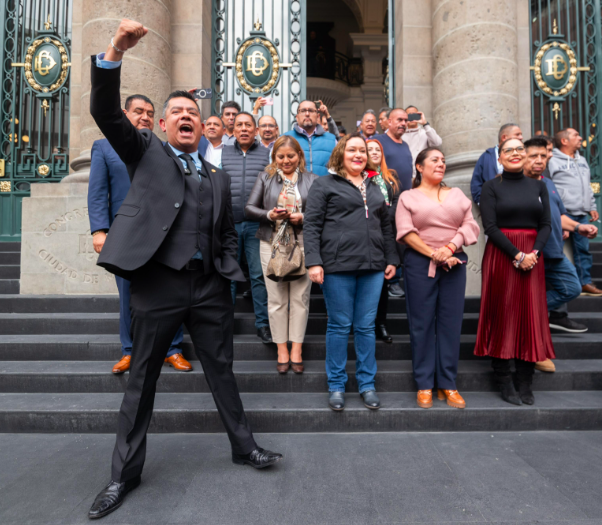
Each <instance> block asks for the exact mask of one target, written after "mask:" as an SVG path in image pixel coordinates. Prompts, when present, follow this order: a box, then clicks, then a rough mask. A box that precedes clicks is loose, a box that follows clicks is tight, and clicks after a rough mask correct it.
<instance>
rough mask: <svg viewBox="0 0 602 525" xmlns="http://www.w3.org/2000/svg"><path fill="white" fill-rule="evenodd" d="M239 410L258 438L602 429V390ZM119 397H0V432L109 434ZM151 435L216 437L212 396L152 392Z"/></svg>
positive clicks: (253, 402) (257, 405) (317, 400)
mask: <svg viewBox="0 0 602 525" xmlns="http://www.w3.org/2000/svg"><path fill="white" fill-rule="evenodd" d="M241 398H242V400H243V404H244V407H245V412H246V414H247V417H248V419H249V422H250V424H251V427H252V428H253V431H254V432H255V433H260V432H392V431H399V432H401V431H404V432H405V431H413V432H466V431H484V432H493V431H533V430H600V429H602V391H578V392H577V391H574V392H564V391H560V392H547V391H545V392H536V394H535V404H534V405H532V406H528V405H523V406H520V407H516V406H513V405H510V404H508V403H505V402H504V401H502V399H501V397H500V395H499V394H498V393H495V392H467V393H466V394H465V395H464V398H465V400H466V403H467V408H466V409H464V410H458V409H455V408H451V407H449V406H447V404H446V403H445V402H443V401H437V400H435V401H434V406H433V408H431V409H429V410H424V409H421V408H418V407H417V406H416V394H415V393H414V392H383V393H381V395H380V398H381V402H382V408H381V409H380V410H379V411H376V412H374V411H371V410H368V409H367V408H365V407H364V406H363V404H362V402H361V398H360V396H359V395H358V394H357V393H349V394H348V395H347V396H346V405H347V406H346V408H345V410H344V411H343V412H339V413H333V412H332V410H330V409H329V408H328V396H327V394H326V393H271V394H265V393H243V394H242V395H241ZM122 399H123V395H122V394H121V393H114V394H95V393H93V394H81V393H78V394H47V393H43V394H23V393H16V394H0V432H3V433H17V432H28V433H29V432H49V433H55V432H59V433H111V434H112V433H114V432H115V429H116V428H117V415H118V410H119V407H120V405H121V401H122ZM149 431H150V432H155V433H165V432H180V433H181V432H191V433H214V432H223V431H224V427H223V425H222V422H221V419H220V417H219V415H218V412H217V410H216V408H215V403H214V402H213V398H212V396H211V394H206V393H195V394H182V393H178V394H167V393H159V394H157V396H156V398H155V405H154V415H153V419H152V421H151V424H150V429H149Z"/></svg>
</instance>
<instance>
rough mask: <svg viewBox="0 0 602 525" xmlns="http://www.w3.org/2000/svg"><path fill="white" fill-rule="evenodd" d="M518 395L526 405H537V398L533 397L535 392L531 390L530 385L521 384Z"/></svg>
mask: <svg viewBox="0 0 602 525" xmlns="http://www.w3.org/2000/svg"><path fill="white" fill-rule="evenodd" d="M518 395H519V396H520V400H521V401H522V402H523V403H524V404H525V405H532V404H534V403H535V396H534V395H533V390H532V389H531V384H530V383H519V384H518Z"/></svg>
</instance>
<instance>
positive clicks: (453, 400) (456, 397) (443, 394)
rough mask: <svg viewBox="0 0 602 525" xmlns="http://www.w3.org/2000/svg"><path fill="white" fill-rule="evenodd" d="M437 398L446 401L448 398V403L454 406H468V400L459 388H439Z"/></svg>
mask: <svg viewBox="0 0 602 525" xmlns="http://www.w3.org/2000/svg"><path fill="white" fill-rule="evenodd" d="M437 399H438V400H439V401H444V400H445V399H447V404H448V405H449V406H450V407H454V408H466V401H464V399H463V398H462V396H461V395H460V394H459V393H458V391H457V390H442V389H441V388H440V389H439V390H437Z"/></svg>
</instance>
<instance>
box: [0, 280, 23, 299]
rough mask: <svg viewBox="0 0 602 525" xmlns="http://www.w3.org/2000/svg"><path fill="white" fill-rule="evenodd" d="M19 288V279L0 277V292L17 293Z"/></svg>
mask: <svg viewBox="0 0 602 525" xmlns="http://www.w3.org/2000/svg"><path fill="white" fill-rule="evenodd" d="M19 289H20V286H19V279H0V294H3V295H4V294H18V293H19ZM16 296H17V297H18V295H16Z"/></svg>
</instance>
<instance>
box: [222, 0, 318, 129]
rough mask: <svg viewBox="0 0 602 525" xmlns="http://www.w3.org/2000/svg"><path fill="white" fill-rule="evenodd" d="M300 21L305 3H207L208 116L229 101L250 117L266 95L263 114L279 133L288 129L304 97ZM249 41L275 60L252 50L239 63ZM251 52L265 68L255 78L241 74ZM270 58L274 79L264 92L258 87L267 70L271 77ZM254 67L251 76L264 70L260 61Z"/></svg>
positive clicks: (242, 0) (267, 0)
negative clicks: (256, 101)
mask: <svg viewBox="0 0 602 525" xmlns="http://www.w3.org/2000/svg"><path fill="white" fill-rule="evenodd" d="M306 19H307V17H306V1H305V0H213V1H212V33H213V34H212V41H213V48H212V57H211V58H212V63H213V69H212V77H211V79H212V88H213V94H214V96H213V100H212V113H213V114H214V115H215V114H219V113H220V112H221V106H222V104H223V103H224V102H226V101H229V100H235V101H236V102H238V103H239V104H240V105H241V107H242V108H243V109H244V110H245V111H251V110H252V107H253V100H254V99H256V98H257V97H258V96H266V95H269V96H271V97H273V99H274V103H273V105H271V106H265V107H264V108H263V114H265V115H272V116H273V117H275V118H276V120H278V122H279V124H280V127H281V129H282V130H288V129H290V128H291V126H292V122H293V119H294V116H295V115H296V112H297V107H298V105H299V103H300V102H301V101H302V100H303V99H304V98H305V97H306V88H305V78H306V64H305V55H306V53H305V40H306V35H305V33H306V23H305V21H306ZM253 38H259V39H260V40H265V41H267V42H269V43H270V44H271V45H272V46H273V50H274V51H275V54H274V53H273V52H271V51H270V52H269V53H266V54H265V55H264V53H265V49H266V47H267V49H268V50H269V46H262V45H261V44H258V45H255V44H253V46H251V45H249V46H248V47H246V48H245V50H244V52H243V56H241V57H240V58H241V60H240V61H239V60H238V58H239V57H238V52H239V50H240V49H241V47H242V46H244V45H245V44H246V43H248V42H252V39H253ZM260 48H263V49H264V50H262V49H260ZM255 51H258V52H259V53H261V54H262V56H264V58H266V60H268V61H269V62H270V64H269V66H268V67H267V68H266V70H265V71H262V72H261V75H258V76H254V75H249V74H247V71H246V70H247V68H248V65H249V64H248V63H247V60H248V57H249V56H250V55H252V53H253V52H255ZM268 55H270V56H269V57H268ZM275 57H277V60H278V65H279V68H278V71H277V75H276V77H277V78H275V79H274V80H275V82H274V84H273V85H271V86H269V88H268V87H267V86H268V84H265V82H264V81H265V80H266V79H267V75H268V70H270V69H271V73H270V75H273V74H274V71H275V69H276V68H274V67H273V66H274V61H275V59H276V58H275ZM254 63H256V64H257V65H258V69H256V71H257V72H259V69H261V67H263V65H265V63H264V61H263V60H262V59H260V58H257V59H256V61H254ZM263 76H266V78H263ZM243 81H244V83H243ZM252 81H253V82H252ZM247 86H248V87H247ZM264 88H266V89H265V91H264ZM257 89H259V91H257Z"/></svg>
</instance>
